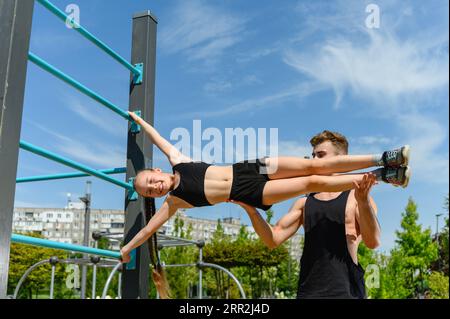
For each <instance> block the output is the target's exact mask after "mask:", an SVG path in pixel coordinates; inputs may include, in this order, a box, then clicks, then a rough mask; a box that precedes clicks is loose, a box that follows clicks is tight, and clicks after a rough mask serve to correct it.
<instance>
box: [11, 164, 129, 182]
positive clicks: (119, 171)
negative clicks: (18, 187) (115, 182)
mask: <svg viewBox="0 0 450 319" xmlns="http://www.w3.org/2000/svg"><path fill="white" fill-rule="evenodd" d="M99 172H101V173H103V174H107V175H113V174H123V173H126V172H127V169H126V168H125V167H120V168H111V169H102V170H99ZM87 176H91V175H90V174H86V173H63V174H53V175H40V176H31V177H20V178H17V179H16V184H19V183H29V182H40V181H50V180H56V179H68V178H78V177H87Z"/></svg>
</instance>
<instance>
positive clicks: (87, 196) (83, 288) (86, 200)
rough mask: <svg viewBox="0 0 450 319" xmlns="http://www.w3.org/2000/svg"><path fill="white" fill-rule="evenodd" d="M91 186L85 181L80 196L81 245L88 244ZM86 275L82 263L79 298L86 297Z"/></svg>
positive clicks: (85, 268) (85, 269) (90, 183)
mask: <svg viewBox="0 0 450 319" xmlns="http://www.w3.org/2000/svg"><path fill="white" fill-rule="evenodd" d="M91 186H92V182H91V181H87V182H86V194H85V196H84V197H80V200H81V201H82V202H83V203H84V238H83V245H84V246H86V247H88V246H89V226H90V220H91ZM83 258H85V259H86V258H87V254H84V255H83ZM86 276H87V266H86V265H85V264H83V266H82V268H81V299H85V298H86Z"/></svg>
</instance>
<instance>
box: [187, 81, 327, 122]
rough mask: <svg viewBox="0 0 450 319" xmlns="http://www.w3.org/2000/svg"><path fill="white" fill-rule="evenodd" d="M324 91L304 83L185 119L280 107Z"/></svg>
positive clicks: (189, 115) (194, 113)
mask: <svg viewBox="0 0 450 319" xmlns="http://www.w3.org/2000/svg"><path fill="white" fill-rule="evenodd" d="M322 89H323V86H322V85H317V84H316V83H302V84H299V85H297V86H294V87H292V88H289V89H286V90H284V91H281V92H277V93H274V94H271V95H266V96H263V97H260V98H252V99H248V100H245V101H242V102H239V103H236V104H233V105H229V106H225V107H221V108H220V110H213V111H201V112H193V113H187V114H185V115H184V116H183V117H186V118H208V117H220V116H227V115H233V114H239V113H244V112H249V111H252V110H254V109H258V110H263V109H266V108H269V107H276V106H279V105H280V104H282V103H284V102H286V101H288V100H292V99H302V98H305V97H307V96H309V95H311V94H313V93H316V92H318V91H320V90H322Z"/></svg>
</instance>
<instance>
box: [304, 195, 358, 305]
mask: <svg viewBox="0 0 450 319" xmlns="http://www.w3.org/2000/svg"><path fill="white" fill-rule="evenodd" d="M349 194H350V191H346V192H343V193H341V194H340V195H339V196H338V197H337V198H335V199H332V200H328V201H322V200H319V199H317V198H315V197H314V194H311V195H309V196H308V197H307V199H306V203H305V210H304V228H305V245H304V248H303V254H302V258H301V260H300V279H299V284H298V292H297V298H316V299H318V298H339V299H341V298H342V299H344V298H366V293H365V285H364V270H363V269H362V267H361V266H360V265H356V264H355V263H354V262H353V260H352V258H351V256H350V253H349V252H348V248H347V239H346V233H345V208H346V206H347V199H348V196H349Z"/></svg>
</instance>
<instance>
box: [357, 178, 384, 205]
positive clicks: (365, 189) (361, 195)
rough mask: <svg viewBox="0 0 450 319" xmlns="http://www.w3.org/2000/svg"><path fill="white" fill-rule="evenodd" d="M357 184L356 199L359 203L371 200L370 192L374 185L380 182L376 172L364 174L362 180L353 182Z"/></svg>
mask: <svg viewBox="0 0 450 319" xmlns="http://www.w3.org/2000/svg"><path fill="white" fill-rule="evenodd" d="M353 184H354V185H355V199H356V201H357V202H358V203H363V202H369V193H370V190H371V189H372V186H373V185H376V184H378V182H377V178H376V176H375V174H372V173H367V174H364V177H363V179H362V181H360V182H359V183H358V182H356V181H355V182H353Z"/></svg>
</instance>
